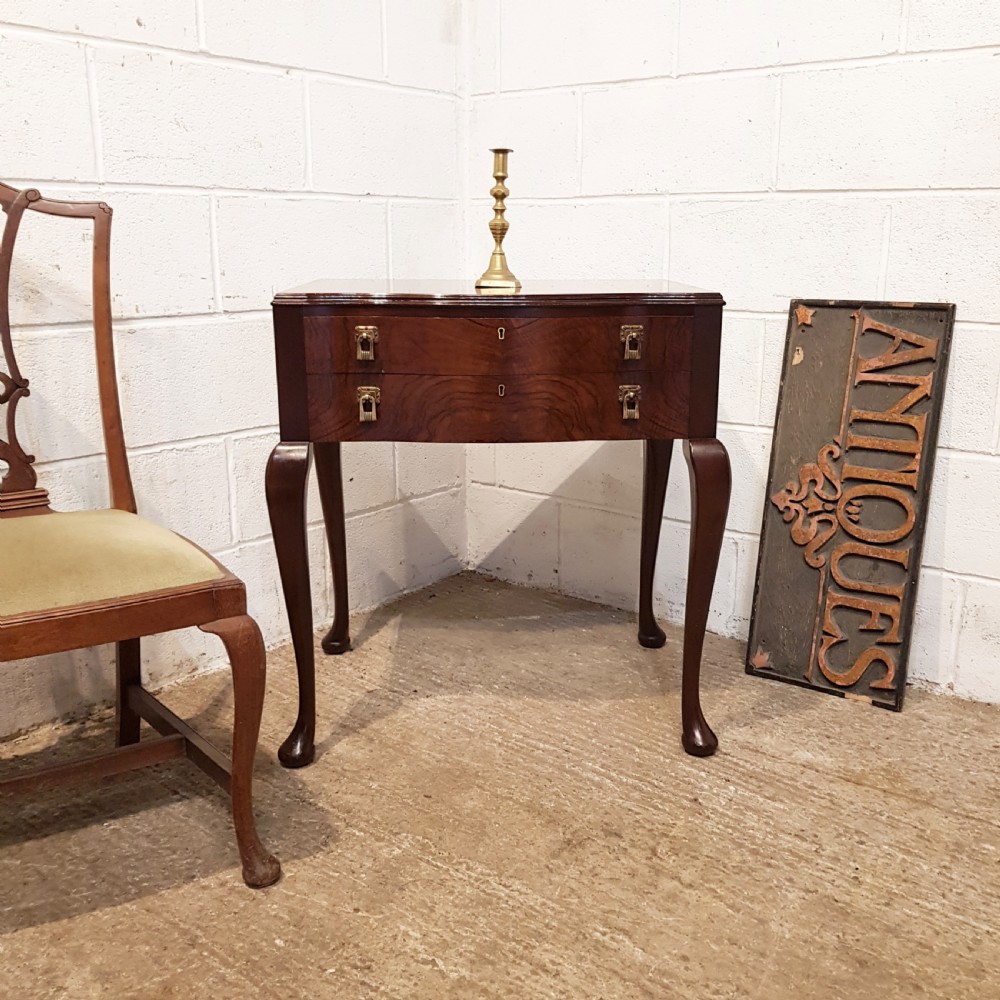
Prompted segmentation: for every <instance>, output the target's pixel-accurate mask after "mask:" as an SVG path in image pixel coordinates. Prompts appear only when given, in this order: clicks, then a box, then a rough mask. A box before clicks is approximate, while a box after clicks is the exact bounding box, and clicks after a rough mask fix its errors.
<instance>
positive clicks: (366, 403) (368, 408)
mask: <svg viewBox="0 0 1000 1000" xmlns="http://www.w3.org/2000/svg"><path fill="white" fill-rule="evenodd" d="M361 409H363V410H364V411H365V413H371V412H372V401H371V400H370V399H363V400H361Z"/></svg>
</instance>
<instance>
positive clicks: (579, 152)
mask: <svg viewBox="0 0 1000 1000" xmlns="http://www.w3.org/2000/svg"><path fill="white" fill-rule="evenodd" d="M583 97H584V94H583V90H582V89H581V90H578V91H576V190H577V194H581V195H582V194H583Z"/></svg>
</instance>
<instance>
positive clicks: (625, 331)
mask: <svg viewBox="0 0 1000 1000" xmlns="http://www.w3.org/2000/svg"><path fill="white" fill-rule="evenodd" d="M644 332H645V331H644V329H643V326H642V324H641V323H635V324H627V323H623V324H622V328H621V341H622V343H623V344H624V345H625V360H626V361H633V360H635V359H636V358H641V357H642V336H643V333H644Z"/></svg>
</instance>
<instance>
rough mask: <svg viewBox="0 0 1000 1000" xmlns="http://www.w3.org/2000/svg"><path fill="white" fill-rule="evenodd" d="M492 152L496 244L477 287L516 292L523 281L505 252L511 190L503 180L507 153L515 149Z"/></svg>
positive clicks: (493, 221)
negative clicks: (517, 275) (513, 272)
mask: <svg viewBox="0 0 1000 1000" xmlns="http://www.w3.org/2000/svg"><path fill="white" fill-rule="evenodd" d="M490 152H491V153H492V154H493V179H494V180H495V181H496V184H494V185H493V187H492V188H490V194H491V195H493V198H494V199H495V200H494V202H493V218H492V220H491V221H490V232H491V233H492V234H493V239H494V241H495V243H496V245H495V246H494V248H493V255H492V256H491V257H490V266H489V267H488V268H486V270H485V271H484V272H483V274H482V277H480V279H479V280H478V281H477V282H476V288H499V289H506V290H509V291H513V292H516V291H517V290H518V289H519V288H520V287H521V282H520V281H518V280H517V278H515V277H514V275H513V274H512V273H511V270H510V268H509V267H507V258H506V257H505V256H504V252H503V238H504V237H505V236H506V235H507V230H508V229H510V223H509V222H508V221H507V220H506V219H505V218H504V212H505V211H506V207H505V206H504V199H505V198H506V197H507V195H509V194H510V191H508V190H507V188H506V187H505V186H504V183H503V182H504V181H505V180H506V179H507V154H508V153H511V152H513V150H510V149H491V150H490Z"/></svg>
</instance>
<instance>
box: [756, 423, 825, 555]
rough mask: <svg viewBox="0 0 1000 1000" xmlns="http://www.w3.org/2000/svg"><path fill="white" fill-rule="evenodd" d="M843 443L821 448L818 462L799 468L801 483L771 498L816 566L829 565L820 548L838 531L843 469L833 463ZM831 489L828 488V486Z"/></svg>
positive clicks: (793, 538) (790, 531)
mask: <svg viewBox="0 0 1000 1000" xmlns="http://www.w3.org/2000/svg"><path fill="white" fill-rule="evenodd" d="M840 455H841V450H840V442H839V441H836V442H834V443H833V444H828V445H826V446H825V447H823V448H821V449H820V452H819V456H818V458H817V460H816V461H815V462H810V463H809V464H808V465H803V466H802V468H801V469H799V485H798V486H797V487H796V485H795V483H789V484H788V485H787V486H785V488H784V489H782V490H779V491H778V492H777V493H775V494H774V496H772V497H771V503H773V504H774V506H775V507H777V508H778V510H779V511H781V519H782V520H783V521H784V522H785V524H791V527H790V528H789V529H788V530H789V533H790V534H791V536H792V541H793V542H794V543H795V544H796V545H802V546H804V547H805V551H804V552H803V557H804V558H805V561H806V562H807V563H808V564H809V565H810V566H812V567H813V568H814V569H819V568H820V566H823V565H825V564H826V556H825V555H823V554H822V553H820V551H819V550H820V549H821V548H822V547H823V546H824V545H825V544H826V543H827V542H828V541H829V540H830V539H831V538H833V536H834V535H835V534H836V533H837V514H836V503H837V501H838V500H839V499H840V496H841V493H842V489H841V485H840V471H839V470H838V469H836V468H834V466H833V463H834V462H835V461H837V459H839V458H840ZM826 483H829V484H830V485H829V488H828V489H826V490H824V485H825V484H826Z"/></svg>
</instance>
